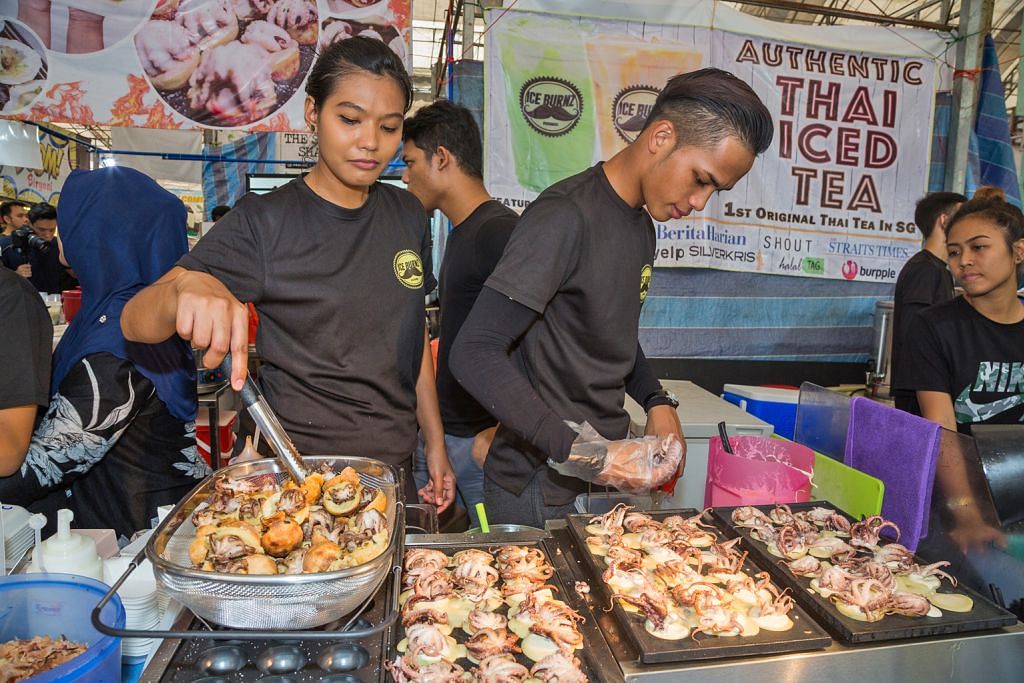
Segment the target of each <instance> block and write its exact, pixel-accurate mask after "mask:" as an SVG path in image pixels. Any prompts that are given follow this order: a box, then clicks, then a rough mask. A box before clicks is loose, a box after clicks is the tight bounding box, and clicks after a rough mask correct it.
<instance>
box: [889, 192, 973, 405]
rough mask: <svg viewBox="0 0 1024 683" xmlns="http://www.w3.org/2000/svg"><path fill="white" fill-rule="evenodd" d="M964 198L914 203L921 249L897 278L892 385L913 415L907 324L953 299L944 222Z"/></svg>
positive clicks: (935, 197) (938, 196) (942, 195)
mask: <svg viewBox="0 0 1024 683" xmlns="http://www.w3.org/2000/svg"><path fill="white" fill-rule="evenodd" d="M965 201H967V197H965V196H963V195H962V194H959V193H956V192H932V193H931V194H928V195H925V196H924V197H923V198H922V199H921V200H920V201H918V202H917V206H916V207H915V209H914V223H915V224H916V225H917V229H918V230H920V231H921V234H922V235H923V236H924V248H923V249H922V250H921V251H919V252H918V253H916V254H914V255H913V256H911V257H910V260H908V261H907V262H906V263H905V264H904V265H903V268H902V270H900V274H899V277H898V278H897V279H896V293H895V295H894V296H893V312H892V355H891V361H890V363H891V365H892V376H891V386H892V393H893V401H894V403H895V405H896V407H897V408H898V409H900V410H903V411H906V412H908V413H913V414H914V415H920V414H921V407H920V406H919V405H918V404H917V394H916V393H915V392H914V390H913V388H911V387H910V385H909V384H908V381H907V378H908V376H909V374H910V373H909V369H910V365H911V363H912V362H913V358H914V354H915V352H916V345H915V341H916V340H915V339H913V338H912V337H911V336H910V326H911V324H912V323H913V320H914V316H916V315H917V314H918V313H919V312H920V311H923V310H924V309H926V308H928V307H929V306H934V305H935V304H941V303H945V302H946V301H949V300H950V299H952V298H953V276H952V275H951V274H950V272H949V268H948V267H947V266H946V261H947V260H948V256H947V254H946V224H947V223H948V222H949V219H950V217H951V216H952V215H953V214H954V213H956V210H957V209H958V208H960V205H961V204H963V203H964V202H965Z"/></svg>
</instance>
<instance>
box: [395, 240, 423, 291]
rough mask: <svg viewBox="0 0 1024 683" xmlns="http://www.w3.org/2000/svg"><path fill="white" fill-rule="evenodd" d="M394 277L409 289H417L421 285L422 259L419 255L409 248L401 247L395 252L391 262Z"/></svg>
mask: <svg viewBox="0 0 1024 683" xmlns="http://www.w3.org/2000/svg"><path fill="white" fill-rule="evenodd" d="M393 265H394V268H395V277H397V278H398V281H399V282H401V283H402V284H403V285H405V286H406V287H408V288H409V289H419V288H420V287H422V286H423V261H421V260H420V255H419V254H417V253H416V252H415V251H412V250H410V249H403V250H402V251H400V252H398V253H397V254H395V261H394V263H393Z"/></svg>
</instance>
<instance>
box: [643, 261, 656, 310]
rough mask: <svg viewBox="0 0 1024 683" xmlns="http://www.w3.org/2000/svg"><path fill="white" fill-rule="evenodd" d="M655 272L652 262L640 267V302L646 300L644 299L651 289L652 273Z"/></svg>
mask: <svg viewBox="0 0 1024 683" xmlns="http://www.w3.org/2000/svg"><path fill="white" fill-rule="evenodd" d="M653 272H654V269H653V268H651V266H650V264H645V265H644V267H643V268H641V269H640V303H643V302H644V299H646V298H647V292H648V291H650V289H651V274H652V273H653Z"/></svg>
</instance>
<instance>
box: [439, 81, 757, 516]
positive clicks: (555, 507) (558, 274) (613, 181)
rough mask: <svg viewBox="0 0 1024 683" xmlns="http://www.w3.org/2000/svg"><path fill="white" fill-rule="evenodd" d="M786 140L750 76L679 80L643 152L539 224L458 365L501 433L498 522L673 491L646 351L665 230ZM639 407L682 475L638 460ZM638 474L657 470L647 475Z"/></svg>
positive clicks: (614, 164)
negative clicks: (620, 491) (645, 311)
mask: <svg viewBox="0 0 1024 683" xmlns="http://www.w3.org/2000/svg"><path fill="white" fill-rule="evenodd" d="M773 132H774V129H773V124H772V118H771V115H770V114H769V112H768V110H767V108H766V107H765V106H764V104H763V103H762V102H761V100H760V99H759V98H758V97H757V95H756V94H755V93H754V91H753V90H752V89H751V88H750V87H749V86H748V85H747V84H745V83H743V82H742V81H740V80H739V79H738V78H736V77H735V76H733V75H731V74H729V73H727V72H724V71H721V70H718V69H702V70H700V71H694V72H691V73H687V74H682V75H679V76H675V77H674V78H672V79H670V80H669V81H668V83H667V84H666V85H665V88H664V89H663V90H662V91H661V94H660V95H659V96H658V98H657V100H656V102H655V104H654V106H653V108H652V110H651V113H650V115H649V116H648V118H647V121H646V123H645V125H644V128H643V130H642V131H641V132H640V134H639V136H638V137H637V138H636V140H635V141H634V142H633V143H631V144H630V145H629V146H627V147H626V148H625V149H624V150H622V151H621V152H619V153H618V154H616V155H615V156H614V157H612V158H611V159H610V160H608V161H607V162H606V163H603V164H598V165H597V166H594V167H592V168H590V169H587V170H585V171H583V172H582V173H580V174H578V175H576V176H573V177H570V178H567V179H566V180H563V181H561V182H559V183H557V184H555V185H554V186H552V187H550V188H548V189H547V190H546V191H544V192H543V193H542V194H541V195H540V196H539V197H538V198H537V200H536V201H534V202H533V203H532V204H531V205H530V206H529V208H527V210H526V211H525V212H524V213H523V216H522V217H521V218H520V220H519V223H518V224H517V226H516V229H515V231H514V232H513V234H512V238H511V239H510V240H509V243H508V245H507V247H506V249H505V253H504V255H503V256H502V258H501V261H500V262H499V263H498V266H497V268H495V270H494V273H493V274H492V275H491V277H490V278H489V279H488V280H487V283H486V284H485V286H484V288H483V291H482V292H481V294H480V296H479V298H478V299H477V303H476V305H475V306H474V308H473V311H472V312H471V313H470V315H469V318H468V319H467V320H466V323H465V325H464V326H463V329H462V332H461V333H460V334H459V337H458V339H457V340H456V341H455V347H454V348H453V349H452V357H451V364H452V372H453V373H454V375H455V377H456V378H457V379H458V380H459V381H460V382H461V383H462V385H463V386H464V387H466V389H467V390H468V391H469V392H470V393H471V394H472V395H473V396H475V397H476V398H477V400H479V401H480V403H481V404H482V405H484V406H486V407H487V409H488V410H489V411H490V412H491V414H493V415H494V416H495V417H496V418H497V419H498V421H499V423H500V426H499V427H498V431H497V434H496V435H495V437H494V443H493V444H492V445H491V449H490V451H489V453H488V456H487V461H486V463H485V465H484V473H485V480H484V495H485V499H486V503H487V510H488V515H489V516H490V517H491V518H492V519H493V521H496V522H503V523H520V524H527V525H530V526H539V527H543V526H544V521H545V520H547V519H553V518H558V517H563V516H564V515H565V514H566V513H568V512H570V511H572V509H573V500H574V498H575V496H576V495H577V494H578V493H579V492H581V491H583V490H585V487H586V484H585V482H584V481H583V479H582V478H579V477H580V476H581V475H582V476H585V477H586V478H587V480H589V481H595V482H598V483H607V484H610V485H613V486H616V487H620V488H621V487H622V486H624V485H628V487H629V488H631V489H633V490H637V489H641V488H644V487H647V488H650V487H651V486H656V485H658V484H660V483H661V482H663V481H665V480H666V479H668V478H669V477H671V475H672V473H673V471H674V470H675V469H676V464H675V463H678V462H680V460H679V458H680V456H681V454H680V453H679V450H681V446H680V445H679V444H678V442H677V441H675V440H676V439H677V438H682V434H681V428H680V425H679V417H678V415H677V414H676V411H675V405H673V404H674V403H675V401H674V399H673V398H672V397H671V396H668V395H666V393H665V392H664V391H663V390H662V389H661V384H660V383H659V382H658V380H657V378H656V377H655V376H654V373H653V371H652V370H651V368H650V366H649V364H648V363H647V359H646V358H645V357H644V354H643V350H642V349H641V348H640V345H639V341H638V327H639V320H640V308H641V305H642V304H643V300H644V298H645V297H646V296H647V292H648V290H649V287H650V282H651V274H652V270H653V265H654V256H655V230H654V224H653V221H652V218H653V219H654V220H657V221H666V220H669V219H678V218H681V217H683V216H686V215H689V214H690V213H691V212H692V211H695V210H696V211H700V210H702V209H703V208H704V206H705V204H706V203H707V202H708V200H709V199H710V198H711V196H712V195H713V194H714V193H716V192H718V191H721V190H728V189H730V188H732V186H733V185H735V184H736V183H737V182H739V180H740V179H741V178H742V177H743V176H744V175H746V174H747V172H748V171H749V170H750V168H751V166H752V165H753V163H754V158H755V156H756V155H758V154H760V153H762V152H764V151H765V150H766V149H767V148H768V146H769V145H770V144H771V139H772V135H773ZM645 209H646V210H645ZM626 393H628V394H629V395H630V396H632V397H633V398H634V399H636V400H637V402H638V403H640V405H641V406H643V407H644V409H645V411H646V412H647V433H648V434H649V435H653V436H657V437H662V438H659V439H654V440H653V441H655V442H659V443H661V444H663V445H665V444H667V446H665V452H666V453H667V452H669V451H668V449H669V448H675V449H679V450H676V454H675V458H674V459H673V458H666V459H665V461H667V462H670V463H671V464H670V467H671V469H670V471H668V472H667V473H666V472H663V471H659V470H658V468H657V464H658V460H657V458H649V457H637V456H638V453H640V451H642V450H643V449H644V448H646V447H648V446H649V445H650V444H651V441H649V440H639V439H627V438H626V437H627V436H628V430H629V416H628V415H627V413H626V411H625V410H624V408H623V402H624V399H625V394H626ZM569 422H572V423H574V424H575V425H576V427H573V426H572V425H570V424H568V423H569ZM583 423H588V424H589V426H590V427H592V428H593V430H596V432H597V434H596V435H595V434H593V433H592V431H593V430H588V429H587V428H586V427H585V426H584V427H580V425H583ZM587 435H589V436H587ZM638 460H639V461H641V462H643V463H645V465H651V464H654V465H655V467H654V469H652V470H648V471H646V472H641V471H639V469H638V468H637V467H635V463H636V462H637V461H638ZM680 464H681V463H680ZM598 467H600V471H599V472H595V470H597V469H598ZM567 474H572V475H573V476H567Z"/></svg>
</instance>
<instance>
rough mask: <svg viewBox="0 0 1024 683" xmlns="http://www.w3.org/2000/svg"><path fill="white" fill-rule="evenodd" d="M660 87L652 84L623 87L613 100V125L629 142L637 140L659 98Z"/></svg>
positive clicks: (620, 135) (621, 136)
mask: <svg viewBox="0 0 1024 683" xmlns="http://www.w3.org/2000/svg"><path fill="white" fill-rule="evenodd" d="M658 92H659V91H658V89H657V88H655V87H653V86H650V85H631V86H629V87H628V88H623V89H622V90H621V91H620V92H619V94H618V95H616V96H615V99H614V100H612V125H613V126H614V127H615V132H616V133H618V134H619V137H620V138H622V139H623V140H625V141H626V142H627V143H629V142H633V141H634V140H636V138H637V136H638V135H640V131H641V130H643V127H644V123H645V122H646V121H647V115H648V114H650V113H651V109H653V108H654V101H655V100H657V99H658Z"/></svg>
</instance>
